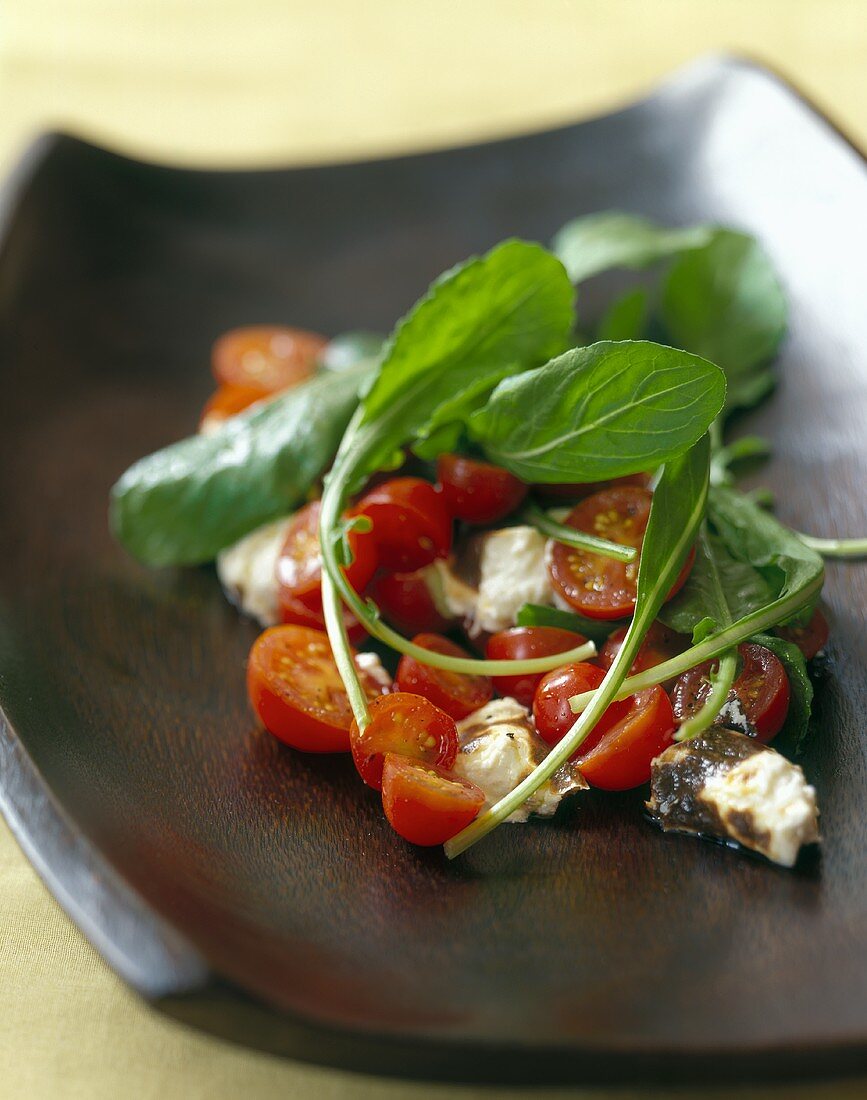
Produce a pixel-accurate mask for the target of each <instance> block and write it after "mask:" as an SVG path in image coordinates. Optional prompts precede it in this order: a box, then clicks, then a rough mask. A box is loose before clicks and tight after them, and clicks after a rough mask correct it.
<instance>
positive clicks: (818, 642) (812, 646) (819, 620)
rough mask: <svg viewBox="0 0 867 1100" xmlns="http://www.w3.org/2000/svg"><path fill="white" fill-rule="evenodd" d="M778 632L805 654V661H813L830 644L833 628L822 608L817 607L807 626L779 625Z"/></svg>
mask: <svg viewBox="0 0 867 1100" xmlns="http://www.w3.org/2000/svg"><path fill="white" fill-rule="evenodd" d="M777 634H779V636H780V637H781V638H785V640H786V641H787V642H793V643H794V644H795V645H796V646H797V647H798V649H800V651H801V652H802V653H803V654H804V660H805V661H812V659H813V658H814V657H815V656H816V654H817V653H821V651H822V650H823V649H824V648H825V646H826V645H827V644H828V638H829V637H830V636H831V628H830V626H829V625H828V620H827V619H826V618H825V615H824V614H823V612H822V610H821V608H818V607H817V608H816V610H815V611H814V612H813V614H812V616H811V618H810V621H809V622H808V623H807V625H806V626H778V627H777Z"/></svg>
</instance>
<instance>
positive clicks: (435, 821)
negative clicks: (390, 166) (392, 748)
mask: <svg viewBox="0 0 867 1100" xmlns="http://www.w3.org/2000/svg"><path fill="white" fill-rule="evenodd" d="M484 804H485V794H484V791H482V790H480V789H479V788H478V787H477V786H476V785H475V783H470V782H469V780H467V779H463V778H462V777H460V776H457V775H454V774H452V773H451V772H448V771H446V770H445V768H440V767H437V766H436V764H425V763H423V762H421V761H418V760H408V759H407V758H406V757H405V756H397V755H395V754H394V753H390V752H389V753H386V755H385V760H384V763H383V768H382V806H383V809H384V810H385V816H386V817H387V818H388V820H389V822H390V824H391V827H392V828H393V829H394V830H395V832H397V833H399V834H400V835H401V836H402V837H403V838H404V840H408V841H410V843H412V844H421V845H424V846H425V847H430V846H432V845H434V844H445V842H446V841H447V840H451V838H452V837H453V836H455V835H456V834H457V833H459V832H460V831H461V829H464V828H466V826H467V825H469V824H470V822H471V821H473V820H474V819H475V818H476V817H477V816H478V813H479V810H481V808H482V806H484Z"/></svg>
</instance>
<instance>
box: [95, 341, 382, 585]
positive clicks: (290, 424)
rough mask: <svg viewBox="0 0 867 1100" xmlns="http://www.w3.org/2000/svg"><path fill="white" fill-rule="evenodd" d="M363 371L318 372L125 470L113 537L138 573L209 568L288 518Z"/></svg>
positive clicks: (331, 450)
mask: <svg viewBox="0 0 867 1100" xmlns="http://www.w3.org/2000/svg"><path fill="white" fill-rule="evenodd" d="M372 374H373V367H372V366H371V365H370V364H369V363H359V364H357V365H356V366H355V367H353V368H351V369H350V370H347V371H345V372H344V373H342V374H331V373H327V372H324V371H323V372H322V373H320V374H318V375H317V376H316V377H314V378H312V379H311V380H310V381H309V382H304V383H302V384H301V385H300V386H297V387H295V388H294V389H292V390H289V391H288V392H287V393H285V394H283V395H282V396H280V397H277V398H275V399H274V400H273V401H271V402H269V403H268V404H267V405H265V406H263V407H261V408H259V409H253V410H252V411H250V412H247V413H242V414H241V415H240V416H237V417H233V418H232V419H231V420H230V421H228V423H227V424H226V425H225V427H223V428H222V429H221V430H220V431H219V432H217V433H215V434H214V435H209V436H201V435H199V436H191V437H190V438H189V439H183V440H181V441H180V442H179V443H174V444H172V445H171V446H170V447H165V448H164V449H163V450H161V451H157V452H156V453H155V454H152V455H149V456H148V457H147V458H143V459H141V460H140V461H138V462H136V463H135V464H134V465H133V466H131V467H130V468H129V469H128V470H127V471H126V473H125V474H124V475H123V476H122V477H121V478H120V480H119V481H118V482H117V484H116V485H115V486H114V488H113V489H112V491H111V504H110V518H111V526H112V529H113V531H114V533H115V535H116V537H117V538H118V539H119V540H120V542H122V543H123V545H124V546H125V547H126V548H127V549H128V550H129V551H130V553H132V554H134V555H135V556H136V557H137V558H139V559H140V560H141V561H143V562H145V563H146V564H147V565H193V564H197V563H199V562H204V561H211V560H212V559H213V558H215V557H216V555H217V553H218V552H219V551H220V550H222V549H223V548H224V547H226V546H229V545H231V543H233V542H235V541H236V540H237V539H239V538H241V536H242V535H246V534H247V533H248V532H249V531H252V530H253V529H254V528H255V527H258V526H259V525H260V524H262V523H266V522H267V521H268V520H271V519H276V518H277V517H278V516H281V515H284V514H285V513H287V512H289V511H291V509H292V508H294V507H295V506H296V505H297V504H298V503H299V502H300V501H302V500H303V499H304V498H305V495H306V493H307V490H308V489H309V488H310V486H311V485H312V484H313V482H314V481H315V480H316V479H317V478H318V477H319V476H320V475H321V474H322V472H323V471H324V470H325V469H326V468H327V467H328V465H329V463H330V462H331V460H332V458H333V457H334V454H335V452H336V450H337V447H338V444H339V443H340V438H341V436H342V435H343V432H344V430H345V428H346V425H347V423H348V422H349V418H350V417H351V416H352V413H353V410H354V409H355V408H356V405H357V403H358V396H357V395H358V390H359V387H360V386H361V385H362V384H363V383H365V382H366V381H367V380H368V379H369V378H371V377H372Z"/></svg>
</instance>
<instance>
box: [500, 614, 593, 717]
mask: <svg viewBox="0 0 867 1100" xmlns="http://www.w3.org/2000/svg"><path fill="white" fill-rule="evenodd" d="M586 641H587V639H586V638H585V637H584V635H583V634H576V633H575V632H574V631H572V630H561V629H560V627H557V626H513V627H511V628H510V629H509V630H501V631H500V632H499V633H497V634H492V635H491V637H490V638H489V639H488V645H487V649H486V651H485V656H486V657H487V658H488V660H489V661H526V660H529V659H531V658H533V657H548V656H551V655H553V654H554V653H565V652H566V651H567V650H569V649H575V648H576V647H577V646H579V645H583V644H584V643H585V642H586ZM544 675H545V673H544V672H536V673H531V672H525V673H523V674H521V675H519V676H494V677H493V681H494V687H495V688H496V689H497V691H498V692H499V693H500V695H510V696H511V697H512V698H513V699H517V700H518V702H519V703H522V704H523V705H524V706H525V707H531V706H532V705H533V696H534V695H535V694H536V688H537V687H538V686H539V684H540V683H541V681H542V678H543V677H544Z"/></svg>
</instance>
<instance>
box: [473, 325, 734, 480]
mask: <svg viewBox="0 0 867 1100" xmlns="http://www.w3.org/2000/svg"><path fill="white" fill-rule="evenodd" d="M724 399H725V379H724V377H723V374H722V371H720V370H719V368H718V367H715V366H714V365H713V364H712V363H708V362H705V361H704V360H703V359H699V358H698V357H697V356H695V355H690V354H688V353H687V352H684V351H676V350H675V349H674V348H667V347H664V346H663V345H661V344H653V343H650V342H649V341H645V340H638V341H633V342H626V343H609V342H602V343H598V344H591V345H590V347H586V348H575V349H573V350H572V351H567V352H566V353H565V354H563V355H560V356H558V357H557V358H556V359H552V360H551V361H550V362H549V363H547V364H546V365H545V366H544V367H540V368H539V369H538V370H534V371H528V372H526V373H524V374H522V375H519V376H517V377H515V378H507V379H506V380H505V381H503V382H501V383H500V384H499V385H498V386H497V388H496V389H495V390H494V392H493V393H492V394H491V396H490V398H489V400H488V403H487V405H485V407H484V408H483V409H480V410H479V411H478V412H476V413H475V414H474V415H473V416H472V417H471V418H470V422H469V430H470V435H471V436H472V437H473V438H474V439H475V440H476V441H477V442H479V443H480V444H481V445H482V447H483V449H484V450H485V452H486V454H487V455H488V457H489V458H490V460H491V461H492V462H495V463H497V464H498V465H500V466H504V467H505V468H506V469H507V470H510V471H511V472H512V473H513V474H516V475H517V476H518V477H520V478H522V479H523V480H524V481H530V482H557V481H601V480H604V479H607V478H612V477H620V476H621V475H623V474H632V473H636V472H638V471H640V470H649V469H653V468H654V467H656V466H659V465H660V464H661V463H663V462H666V461H667V460H669V459H671V458H672V457H673V456H674V455H676V454H679V453H681V452H682V451H684V450H686V449H687V448H688V447H690V446H692V445H693V444H694V443H695V442H696V440H698V439H700V438H701V437H702V436H703V435H704V433H705V432H706V431H707V429H708V426H709V425H710V423H711V422H712V421H713V420H714V418H715V417H716V415H717V413H718V412H719V411H720V409H721V408H722V406H723V401H724Z"/></svg>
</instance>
